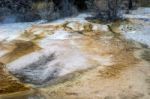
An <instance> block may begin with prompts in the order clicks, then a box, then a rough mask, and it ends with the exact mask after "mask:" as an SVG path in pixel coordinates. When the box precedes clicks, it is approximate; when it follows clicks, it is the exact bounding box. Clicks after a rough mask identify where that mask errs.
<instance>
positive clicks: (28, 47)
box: [0, 40, 40, 64]
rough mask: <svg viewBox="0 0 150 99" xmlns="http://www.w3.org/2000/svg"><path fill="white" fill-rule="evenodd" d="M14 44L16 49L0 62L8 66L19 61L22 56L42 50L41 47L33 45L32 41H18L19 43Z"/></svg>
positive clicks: (0, 59)
mask: <svg viewBox="0 0 150 99" xmlns="http://www.w3.org/2000/svg"><path fill="white" fill-rule="evenodd" d="M13 44H14V46H15V48H14V49H13V50H12V51H11V52H9V53H7V54H6V55H4V56H2V57H1V58H0V62H2V63H5V64H6V63H9V62H12V61H14V60H16V59H18V58H19V57H21V56H24V55H26V54H29V53H32V52H34V51H37V50H40V47H39V46H38V45H36V44H35V43H33V42H32V41H21V40H19V41H18V40H17V41H14V42H13Z"/></svg>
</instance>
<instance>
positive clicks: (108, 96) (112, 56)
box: [0, 14, 150, 99]
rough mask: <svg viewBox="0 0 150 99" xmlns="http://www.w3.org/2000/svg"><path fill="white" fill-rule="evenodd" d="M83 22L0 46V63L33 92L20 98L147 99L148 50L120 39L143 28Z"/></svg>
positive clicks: (31, 32) (37, 29)
mask: <svg viewBox="0 0 150 99" xmlns="http://www.w3.org/2000/svg"><path fill="white" fill-rule="evenodd" d="M85 16H86V15H84V14H83V15H80V16H78V17H75V18H67V19H63V20H58V21H55V22H52V23H47V24H38V25H33V26H32V27H30V28H29V29H27V30H25V31H24V32H23V33H21V34H20V36H18V37H16V38H15V39H13V40H11V41H9V42H8V41H7V40H3V41H1V43H0V51H1V56H0V62H4V63H5V65H6V68H7V70H9V71H10V73H11V74H13V76H14V77H16V78H18V79H19V80H20V81H21V82H22V83H23V86H24V85H27V84H30V87H31V88H35V90H37V91H38V92H37V93H31V94H29V95H27V96H24V97H23V96H21V97H23V98H25V99H30V98H31V99H32V98H33V99H34V98H35V99H49V98H52V99H60V98H61V99H93V98H94V99H149V98H150V94H149V93H150V90H149V85H150V83H149V78H150V74H149V70H150V67H149V45H145V43H144V42H142V41H141V42H140V41H138V40H137V38H134V39H132V38H130V39H129V38H127V37H126V36H125V35H128V34H130V33H131V32H130V31H135V32H138V31H140V32H142V31H143V29H144V30H145V31H147V30H148V28H145V26H146V27H147V26H148V25H147V23H145V22H144V21H140V20H138V19H130V20H128V21H126V20H125V21H117V22H114V23H110V24H98V23H95V22H91V21H87V20H85ZM138 22H140V23H141V24H142V26H141V25H139V24H138ZM127 25H128V26H129V28H128V27H127V28H126V26H127ZM139 27H140V28H139ZM125 33H126V34H125ZM144 33H147V32H144ZM145 39H146V38H145ZM20 45H21V46H20ZM11 53H13V54H11ZM20 53H21V54H20ZM6 56H7V57H8V58H5V57H6ZM3 68H4V67H3ZM2 74H4V72H2ZM0 76H1V75H0ZM2 81H3V80H2ZM4 81H5V80H4ZM18 86H20V85H17V87H15V88H18ZM11 87H12V86H11ZM0 88H1V87H0ZM2 88H3V87H2ZM13 88H14V87H13ZM19 88H20V87H19ZM6 93H7V91H6V92H4V93H2V94H6ZM10 93H11V92H10ZM17 97H19V98H20V96H13V97H12V99H13V98H14V99H15V98H17ZM6 99H7V98H6Z"/></svg>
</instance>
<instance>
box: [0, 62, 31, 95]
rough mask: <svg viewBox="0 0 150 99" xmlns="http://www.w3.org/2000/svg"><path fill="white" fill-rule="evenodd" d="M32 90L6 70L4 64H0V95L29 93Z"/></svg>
mask: <svg viewBox="0 0 150 99" xmlns="http://www.w3.org/2000/svg"><path fill="white" fill-rule="evenodd" d="M29 89H30V88H28V87H26V86H24V85H23V84H22V83H20V82H19V81H17V80H16V79H14V78H13V77H12V76H11V75H10V74H9V73H8V72H7V71H6V70H5V66H4V64H2V63H0V95H2V94H9V93H15V92H22V91H27V90H29Z"/></svg>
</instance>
